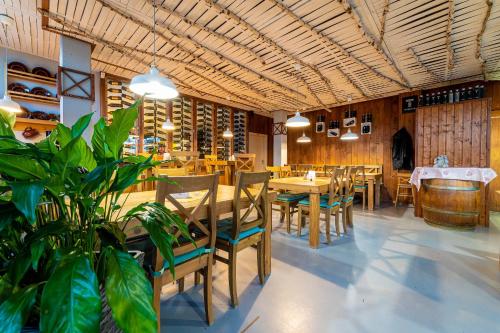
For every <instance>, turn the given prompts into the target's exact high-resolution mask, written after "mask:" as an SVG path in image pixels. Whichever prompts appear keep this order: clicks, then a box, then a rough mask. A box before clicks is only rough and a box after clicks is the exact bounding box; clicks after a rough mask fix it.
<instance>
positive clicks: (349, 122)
mask: <svg viewBox="0 0 500 333" xmlns="http://www.w3.org/2000/svg"><path fill="white" fill-rule="evenodd" d="M343 125H344V127H354V126H356V117H350V118H344V121H343Z"/></svg>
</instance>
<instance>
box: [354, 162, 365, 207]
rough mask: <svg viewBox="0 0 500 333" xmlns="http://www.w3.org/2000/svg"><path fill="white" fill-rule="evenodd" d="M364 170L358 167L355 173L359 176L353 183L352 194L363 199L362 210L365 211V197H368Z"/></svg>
mask: <svg viewBox="0 0 500 333" xmlns="http://www.w3.org/2000/svg"><path fill="white" fill-rule="evenodd" d="M365 170H366V168H365V167H363V166H358V167H357V172H358V174H359V176H357V177H356V179H355V181H354V193H361V195H362V197H363V210H365V206H366V197H367V196H368V185H367V184H366V175H365Z"/></svg>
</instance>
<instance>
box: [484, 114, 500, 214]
mask: <svg viewBox="0 0 500 333" xmlns="http://www.w3.org/2000/svg"><path fill="white" fill-rule="evenodd" d="M490 137H491V140H490V145H491V146H490V148H491V149H490V151H488V152H487V154H488V157H489V164H490V167H491V168H493V169H494V170H495V171H496V172H497V174H500V109H498V110H495V111H492V112H491V136H490ZM488 187H489V198H490V209H491V210H494V211H500V194H499V193H497V191H500V177H497V178H495V179H494V180H493V181H492V182H491V183H490V184H489V186H488Z"/></svg>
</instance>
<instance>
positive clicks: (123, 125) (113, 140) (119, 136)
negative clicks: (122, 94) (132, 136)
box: [103, 100, 141, 160]
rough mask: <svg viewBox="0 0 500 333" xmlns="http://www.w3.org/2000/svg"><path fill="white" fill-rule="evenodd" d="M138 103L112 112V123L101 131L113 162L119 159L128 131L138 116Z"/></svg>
mask: <svg viewBox="0 0 500 333" xmlns="http://www.w3.org/2000/svg"><path fill="white" fill-rule="evenodd" d="M140 103H141V100H137V101H136V102H135V103H134V104H133V105H131V106H130V107H128V108H126V109H118V110H116V111H114V112H113V122H112V123H111V125H109V126H107V127H104V129H103V131H104V135H105V138H106V143H107V144H108V147H109V150H110V151H111V153H112V154H113V157H114V159H115V160H117V159H119V157H120V153H121V150H122V146H123V143H124V142H125V140H127V138H128V136H129V132H130V130H131V129H132V128H133V127H134V126H135V121H136V120H137V117H138V115H139V112H138V110H137V108H138V106H139V104H140Z"/></svg>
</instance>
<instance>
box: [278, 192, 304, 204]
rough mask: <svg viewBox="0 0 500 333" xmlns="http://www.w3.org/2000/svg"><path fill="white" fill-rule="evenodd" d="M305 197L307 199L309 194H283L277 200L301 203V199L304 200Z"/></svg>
mask: <svg viewBox="0 0 500 333" xmlns="http://www.w3.org/2000/svg"><path fill="white" fill-rule="evenodd" d="M305 197H307V194H304V193H281V194H278V197H277V200H278V201H286V202H292V201H299V200H301V199H304V198H305Z"/></svg>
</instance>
